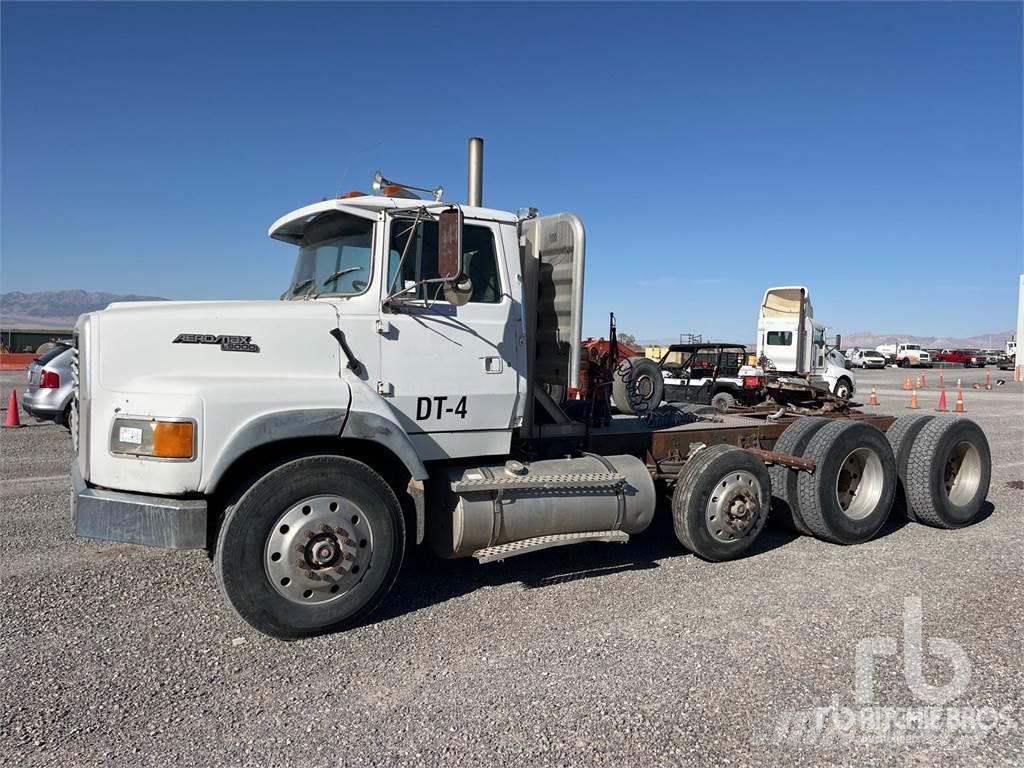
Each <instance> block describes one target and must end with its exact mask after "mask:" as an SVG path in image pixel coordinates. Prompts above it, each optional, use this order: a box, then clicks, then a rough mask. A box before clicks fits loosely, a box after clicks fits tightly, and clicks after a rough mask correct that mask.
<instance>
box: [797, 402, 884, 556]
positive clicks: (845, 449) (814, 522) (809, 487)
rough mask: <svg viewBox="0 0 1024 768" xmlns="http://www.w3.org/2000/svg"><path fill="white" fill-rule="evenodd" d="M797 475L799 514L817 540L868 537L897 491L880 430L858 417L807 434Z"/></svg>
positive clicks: (851, 540) (853, 541)
mask: <svg viewBox="0 0 1024 768" xmlns="http://www.w3.org/2000/svg"><path fill="white" fill-rule="evenodd" d="M804 458H805V459H810V460H811V461H813V462H815V467H814V472H813V473H812V474H806V473H804V472H801V473H800V477H799V479H798V480H797V492H798V495H799V499H800V515H801V517H802V518H803V521H804V523H806V524H807V527H808V528H809V529H810V530H811V532H812V533H813V534H814V535H815V536H817V537H818V538H819V539H822V540H824V541H831V542H833V543H835V544H859V543H860V542H863V541H867V540H868V539H870V538H871V537H872V536H874V535H875V534H876V533H878V530H879V529H880V528H881V527H882V526H883V525H884V524H885V521H886V520H887V519H888V517H889V512H890V510H891V509H892V500H893V496H894V495H895V493H896V458H895V457H894V456H893V453H892V447H891V446H890V445H889V441H888V440H886V438H885V435H884V434H883V433H882V431H881V430H879V429H877V428H876V427H873V426H871V425H870V424H867V423H865V422H863V421H848V420H838V421H833V422H832V423H831V424H826V425H825V426H824V427H822V428H821V429H820V430H819V431H818V434H816V435H815V436H814V437H812V438H811V442H810V443H808V444H807V450H806V451H804Z"/></svg>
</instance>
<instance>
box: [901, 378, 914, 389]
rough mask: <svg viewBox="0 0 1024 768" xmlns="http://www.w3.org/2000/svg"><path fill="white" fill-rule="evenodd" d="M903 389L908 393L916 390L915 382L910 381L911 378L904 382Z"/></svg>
mask: <svg viewBox="0 0 1024 768" xmlns="http://www.w3.org/2000/svg"><path fill="white" fill-rule="evenodd" d="M903 388H904V389H905V390H907V391H908V392H909V391H910V390H912V389H913V388H914V382H912V381H911V380H910V377H909V376H907V378H905V379H904V380H903Z"/></svg>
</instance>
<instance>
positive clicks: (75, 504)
mask: <svg viewBox="0 0 1024 768" xmlns="http://www.w3.org/2000/svg"><path fill="white" fill-rule="evenodd" d="M71 483H72V488H71V519H72V520H73V521H74V526H75V535H76V536H80V537H82V538H84V539H104V540H106V541H123V542H126V543H128V544H144V545H146V546H149V547H165V548H168V549H205V548H206V545H207V540H206V537H207V505H206V501H204V500H202V499H176V498H172V497H168V496H150V495H148V494H141V493H120V492H117V491H104V490H100V489H98V488H90V487H89V486H88V485H86V483H85V481H84V480H83V479H82V473H81V472H80V471H79V469H78V464H77V463H75V464H72V465H71Z"/></svg>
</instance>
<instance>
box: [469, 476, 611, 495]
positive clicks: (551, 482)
mask: <svg viewBox="0 0 1024 768" xmlns="http://www.w3.org/2000/svg"><path fill="white" fill-rule="evenodd" d="M625 481H626V478H625V476H623V475H621V474H619V473H618V472H584V473H580V474H574V475H503V476H500V477H480V478H477V479H473V480H456V481H455V482H454V483H452V486H451V487H452V490H453V491H455V493H468V492H473V491H503V490H505V489H510V490H514V489H519V490H526V489H536V490H548V489H555V488H619V487H620V486H621V485H622V484H623V483H624V482H625Z"/></svg>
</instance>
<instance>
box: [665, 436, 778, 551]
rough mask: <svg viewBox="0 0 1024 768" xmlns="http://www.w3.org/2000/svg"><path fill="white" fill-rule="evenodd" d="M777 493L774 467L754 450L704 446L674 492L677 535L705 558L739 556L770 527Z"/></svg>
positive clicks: (683, 543)
mask: <svg viewBox="0 0 1024 768" xmlns="http://www.w3.org/2000/svg"><path fill="white" fill-rule="evenodd" d="M771 495H772V487H771V478H770V477H769V476H768V470H767V468H766V467H765V465H764V464H763V463H762V462H761V460H760V459H758V458H757V457H756V456H754V455H753V454H752V453H750V452H749V451H745V450H743V449H742V448H737V447H736V446H733V445H713V446H711V447H709V448H704V449H702V450H700V451H698V452H697V454H696V455H695V456H694V457H693V459H691V460H690V461H689V462H687V464H686V466H685V467H683V469H682V470H681V471H680V473H679V480H678V482H677V483H676V488H675V492H674V493H673V494H672V522H673V525H674V527H675V531H676V537H677V538H678V539H679V541H680V542H681V543H682V545H683V546H684V547H686V548H687V549H688V550H690V551H691V552H693V553H694V554H695V555H697V556H698V557H702V558H703V559H705V560H711V561H720V560H732V559H734V558H737V557H739V556H740V555H742V554H743V553H744V552H745V551H746V550H747V549H748V548H749V547H750V545H751V544H753V543H754V540H755V539H756V538H757V536H758V534H760V533H761V530H762V529H763V528H764V524H765V520H766V519H767V518H768V508H769V505H770V503H771Z"/></svg>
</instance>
